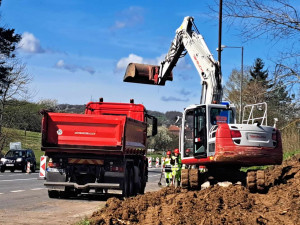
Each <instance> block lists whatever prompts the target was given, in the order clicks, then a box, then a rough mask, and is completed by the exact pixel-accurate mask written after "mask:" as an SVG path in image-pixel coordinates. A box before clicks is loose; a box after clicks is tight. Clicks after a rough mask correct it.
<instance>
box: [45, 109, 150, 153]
mask: <svg viewBox="0 0 300 225" xmlns="http://www.w3.org/2000/svg"><path fill="white" fill-rule="evenodd" d="M146 129H147V127H146V124H145V123H144V122H141V121H137V120H134V119H131V118H128V117H127V116H126V115H119V116H116V115H87V114H70V113H45V114H44V118H43V126H42V150H44V151H51V152H53V151H60V152H69V153H70V152H71V153H83V152H93V153H98V154H107V153H108V152H111V153H116V154H127V153H128V154H129V153H130V154H132V153H134V154H142V152H144V151H145V144H146ZM141 131H142V132H141Z"/></svg>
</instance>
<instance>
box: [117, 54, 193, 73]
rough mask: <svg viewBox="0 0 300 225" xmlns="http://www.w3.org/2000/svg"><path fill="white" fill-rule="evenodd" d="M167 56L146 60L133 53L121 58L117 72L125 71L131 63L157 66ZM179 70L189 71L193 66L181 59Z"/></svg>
mask: <svg viewBox="0 0 300 225" xmlns="http://www.w3.org/2000/svg"><path fill="white" fill-rule="evenodd" d="M165 56H166V54H162V55H160V56H158V57H156V58H154V59H144V58H143V57H141V56H138V55H135V54H133V53H131V54H129V55H128V57H124V58H121V59H120V60H119V61H118V62H117V65H116V71H123V70H125V69H126V68H127V66H128V64H129V63H141V64H149V65H157V66H159V65H160V63H161V62H162V61H163V60H164V59H165ZM176 68H177V69H181V70H187V69H190V68H191V65H190V64H188V63H187V62H186V60H185V59H183V58H181V59H179V61H178V63H177V66H176Z"/></svg>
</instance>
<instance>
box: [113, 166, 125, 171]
mask: <svg viewBox="0 0 300 225" xmlns="http://www.w3.org/2000/svg"><path fill="white" fill-rule="evenodd" d="M110 172H124V167H123V166H110Z"/></svg>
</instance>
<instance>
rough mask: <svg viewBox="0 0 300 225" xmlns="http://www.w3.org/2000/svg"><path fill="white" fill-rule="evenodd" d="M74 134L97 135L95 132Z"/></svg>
mask: <svg viewBox="0 0 300 225" xmlns="http://www.w3.org/2000/svg"><path fill="white" fill-rule="evenodd" d="M74 134H84V135H96V133H94V132H74Z"/></svg>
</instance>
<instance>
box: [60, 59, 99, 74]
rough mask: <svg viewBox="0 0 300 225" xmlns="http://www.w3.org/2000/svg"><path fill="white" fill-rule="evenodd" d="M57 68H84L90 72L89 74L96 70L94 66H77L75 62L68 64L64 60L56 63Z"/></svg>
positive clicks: (83, 69)
mask: <svg viewBox="0 0 300 225" xmlns="http://www.w3.org/2000/svg"><path fill="white" fill-rule="evenodd" d="M55 67H56V68H59V69H65V70H68V71H70V72H76V71H78V70H82V71H85V72H88V73H89V74H94V73H95V72H96V71H95V70H94V69H93V68H92V67H87V66H77V65H73V64H66V63H65V61H64V60H62V59H61V60H58V62H57V63H56V64H55Z"/></svg>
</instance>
